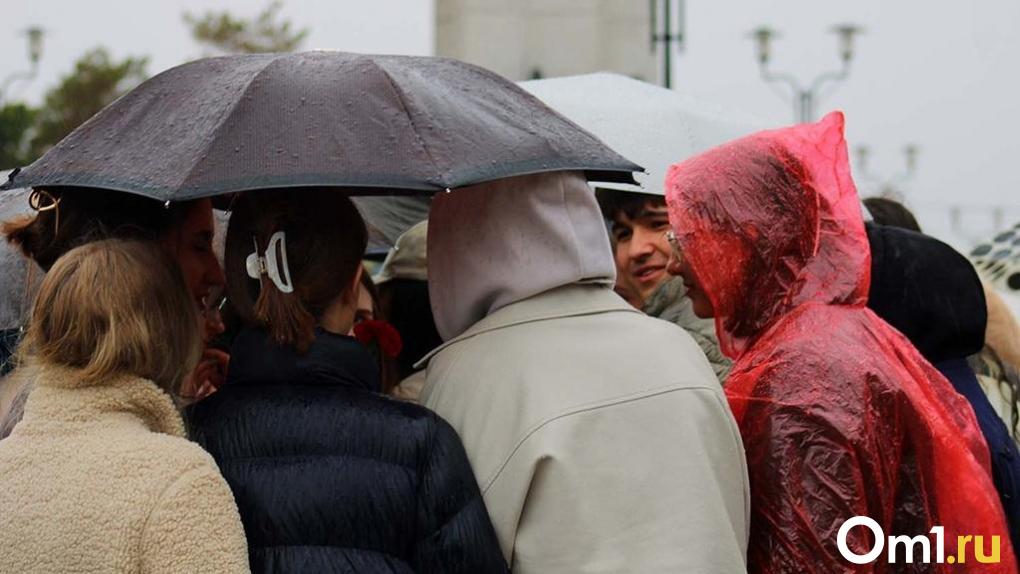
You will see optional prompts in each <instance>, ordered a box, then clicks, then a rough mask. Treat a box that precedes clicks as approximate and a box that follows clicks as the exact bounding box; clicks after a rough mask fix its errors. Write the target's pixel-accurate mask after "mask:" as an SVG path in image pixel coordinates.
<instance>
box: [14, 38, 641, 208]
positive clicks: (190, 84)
mask: <svg viewBox="0 0 1020 574" xmlns="http://www.w3.org/2000/svg"><path fill="white" fill-rule="evenodd" d="M568 169H569V170H584V171H585V172H586V173H587V175H588V177H589V178H590V179H593V180H597V181H607V182H614V181H615V182H632V181H633V179H632V175H631V172H632V171H639V170H640V168H639V167H638V166H636V165H634V164H633V163H631V162H630V161H628V160H626V159H624V158H623V157H621V156H620V155H619V154H617V153H615V152H613V151H612V150H610V149H609V148H608V147H606V146H605V145H604V144H603V143H602V142H600V141H599V140H598V139H597V138H596V137H594V136H593V135H591V134H590V133H588V132H586V131H584V130H583V129H581V128H579V127H578V126H577V125H576V124H574V123H572V122H571V121H570V120H567V119H566V118H564V117H563V116H561V115H559V114H558V113H556V112H554V111H552V110H551V109H549V108H548V107H547V106H546V105H545V104H543V103H541V102H540V101H539V100H538V99H536V98H535V97H533V96H531V95H530V94H528V93H527V92H525V91H524V90H522V89H520V88H519V87H517V86H516V85H514V84H513V83H512V82H510V81H508V80H506V79H504V78H502V77H500V76H498V75H497V74H495V73H493V72H490V71H488V70H484V69H482V68H479V67H476V66H472V65H469V64H465V63H463V62H459V61H456V60H450V59H442V58H426V57H411V56H369V55H360V54H349V53H342V52H305V53H297V54H257V55H236V56H224V57H219V58H208V59H203V60H198V61H195V62H191V63H188V64H184V65H182V66H178V67H176V68H173V69H170V70H168V71H166V72H164V73H162V74H159V75H158V76H156V77H154V78H152V79H150V80H148V81H146V82H145V83H143V84H142V85H140V86H138V87H137V88H135V89H134V90H132V91H131V92H130V93H128V94H127V95H125V96H124V97H122V98H120V99H119V100H117V101H116V102H114V103H113V104H111V105H110V106H108V107H107V108H105V109H104V110H102V111H101V112H99V113H98V114H96V115H95V116H94V117H93V118H92V119H90V120H89V121H87V122H86V123H85V124H83V125H82V126H80V127H79V128H78V129H77V130H75V131H74V132H72V133H71V134H70V135H69V136H67V137H66V138H64V139H63V140H62V141H61V142H60V143H58V144H57V145H56V146H55V147H54V148H53V149H51V150H50V151H49V152H47V153H46V154H45V155H44V156H43V157H42V158H40V159H39V160H37V161H36V162H35V163H33V164H31V165H30V166H28V167H27V168H25V169H24V170H22V171H21V172H20V173H18V174H17V175H16V176H15V177H14V178H13V179H12V180H11V181H9V182H8V183H7V184H6V185H7V186H9V187H38V186H80V187H97V188H105V189H113V190H121V191H128V192H133V193H138V194H142V195H146V196H149V197H152V198H155V199H159V200H183V199H192V198H197V197H207V196H214V195H220V194H225V193H230V192H235V191H242V190H249V189H264V188H273V187H297V186H343V187H353V188H359V189H358V190H357V191H355V192H356V193H373V192H376V193H378V192H382V193H392V192H393V191H398V190H403V191H407V192H412V193H413V192H425V193H428V192H434V191H438V190H443V189H448V188H456V187H462V186H466V185H471V184H475V183H480V182H484V181H489V180H494V179H500V178H504V177H510V176H514V175H522V174H527V173H536V172H544V171H557V170H568Z"/></svg>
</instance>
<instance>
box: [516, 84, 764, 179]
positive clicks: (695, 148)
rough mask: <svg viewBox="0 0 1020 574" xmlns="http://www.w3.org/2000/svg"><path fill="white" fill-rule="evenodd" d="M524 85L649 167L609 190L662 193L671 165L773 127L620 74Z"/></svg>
mask: <svg viewBox="0 0 1020 574" xmlns="http://www.w3.org/2000/svg"><path fill="white" fill-rule="evenodd" d="M519 85H520V86H521V87H522V88H524V89H525V90H527V91H529V92H531V93H532V94H534V95H535V96H537V97H538V98H539V99H540V100H542V101H544V102H545V103H546V104H547V105H548V106H549V107H551V108H553V109H554V110H556V111H558V112H560V113H561V114H563V115H564V116H566V117H567V118H569V119H570V120H572V121H574V122H575V123H576V124H578V125H580V126H581V127H582V128H584V129H586V130H588V131H589V132H591V133H592V134H594V135H595V136H596V137H598V138H599V139H601V140H602V141H603V142H605V143H606V144H607V145H609V147H611V148H612V149H614V150H616V151H617V152H619V153H620V154H621V155H623V156H624V157H627V158H628V159H630V160H632V161H634V162H637V163H638V164H640V165H643V166H645V169H646V170H647V171H648V173H645V174H640V173H638V174H635V175H636V177H635V179H637V180H638V182H639V183H640V184H641V186H640V187H639V186H635V185H630V184H622V183H599V184H598V186H599V187H605V188H609V189H622V190H626V191H639V192H643V193H653V194H657V195H662V194H663V192H664V190H663V183H664V181H665V178H666V169H667V168H668V167H669V166H670V165H672V164H674V163H677V162H679V161H682V160H684V159H687V158H688V157H690V156H692V155H695V154H698V153H700V152H703V151H705V150H708V149H710V148H713V147H715V146H717V145H719V144H722V143H725V142H727V141H729V140H732V139H735V138H738V137H741V136H744V135H747V134H750V133H753V132H756V131H759V130H761V129H765V128H766V127H771V126H767V125H766V124H764V123H763V122H760V121H757V120H753V119H749V118H747V117H745V116H740V115H736V114H734V113H731V112H726V111H723V110H720V109H718V108H715V107H713V106H712V105H710V104H707V103H705V102H701V101H698V100H697V99H695V98H692V97H691V96H689V95H686V94H683V93H680V92H677V91H673V90H667V89H665V88H662V87H660V86H656V85H653V84H649V83H647V82H642V81H640V80H635V79H633V78H629V77H627V76H621V75H618V74H609V73H598V74H586V75H583V76H569V77H564V78H552V79H548V80H530V81H527V82H520V83H519Z"/></svg>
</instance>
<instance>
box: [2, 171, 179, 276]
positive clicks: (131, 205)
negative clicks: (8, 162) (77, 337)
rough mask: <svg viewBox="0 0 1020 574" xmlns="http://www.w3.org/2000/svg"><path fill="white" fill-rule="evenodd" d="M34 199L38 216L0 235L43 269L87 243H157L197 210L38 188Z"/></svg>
mask: <svg viewBox="0 0 1020 574" xmlns="http://www.w3.org/2000/svg"><path fill="white" fill-rule="evenodd" d="M32 194H33V196H32V197H33V200H34V201H35V203H36V208H37V209H39V211H38V212H37V213H36V214H35V215H25V216H21V217H17V218H14V219H11V220H9V221H5V222H3V224H2V225H0V232H2V233H3V235H5V236H6V237H7V241H8V242H10V243H12V244H14V245H17V246H18V247H19V248H20V249H21V251H22V253H24V254H25V256H26V257H29V258H30V259H32V260H33V261H35V262H36V263H38V264H39V266H40V267H42V268H43V269H49V268H50V267H52V266H53V263H54V262H55V261H56V260H57V259H58V258H59V257H60V256H61V255H63V254H64V253H67V252H68V251H70V250H71V249H74V248H75V247H78V246H79V245H84V244H86V243H88V242H90V241H96V240H100V239H108V238H113V237H117V238H122V239H153V240H154V239H160V238H162V237H163V235H165V234H166V233H167V231H169V230H170V229H171V228H173V227H174V226H176V225H180V223H181V222H182V221H183V220H184V219H185V218H186V217H187V215H188V213H189V211H190V209H191V208H192V207H194V205H195V202H192V201H184V202H175V203H171V204H170V205H168V206H164V204H162V203H160V202H158V201H156V200H154V199H149V198H147V197H142V196H138V195H132V194H130V193H124V192H119V191H109V190H105V189H85V188H70V187H68V188H60V189H41V188H40V189H36V190H33V192H32Z"/></svg>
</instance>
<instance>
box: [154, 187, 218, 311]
mask: <svg viewBox="0 0 1020 574" xmlns="http://www.w3.org/2000/svg"><path fill="white" fill-rule="evenodd" d="M214 232H215V228H214V224H213V212H212V201H210V200H208V199H199V200H197V201H195V202H193V204H192V205H191V208H190V209H188V212H187V215H186V216H185V218H184V220H183V221H181V223H180V225H179V226H178V227H176V228H174V229H171V230H170V231H169V232H168V233H167V234H166V236H165V237H164V238H163V239H162V241H161V243H162V245H163V248H164V249H166V250H167V252H168V253H169V254H170V256H171V257H173V258H174V260H175V261H177V264H178V265H179V266H180V268H181V272H182V273H183V274H184V282H185V283H186V284H187V286H188V290H189V291H190V292H191V295H192V297H193V298H194V300H195V304H196V305H197V306H198V309H199V310H200V311H203V310H205V308H206V306H207V299H208V297H209V295H210V292H211V291H213V289H214V288H219V287H222V286H223V285H224V283H225V282H226V278H225V277H224V275H223V268H222V267H221V266H220V262H219V260H218V259H217V258H216V254H215V253H214V252H213V235H214Z"/></svg>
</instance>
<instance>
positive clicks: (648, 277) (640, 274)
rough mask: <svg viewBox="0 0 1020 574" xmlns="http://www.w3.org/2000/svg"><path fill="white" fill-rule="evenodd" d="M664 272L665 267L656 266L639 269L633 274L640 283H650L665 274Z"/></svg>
mask: <svg viewBox="0 0 1020 574" xmlns="http://www.w3.org/2000/svg"><path fill="white" fill-rule="evenodd" d="M665 270H666V268H665V267H658V266H651V267H641V268H640V269H638V270H637V272H635V273H634V277H635V278H637V280H638V281H641V282H647V281H652V280H655V279H658V278H659V276H661V275H662V274H663V273H664V272H665Z"/></svg>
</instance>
